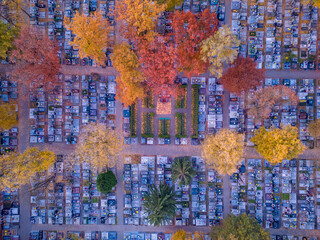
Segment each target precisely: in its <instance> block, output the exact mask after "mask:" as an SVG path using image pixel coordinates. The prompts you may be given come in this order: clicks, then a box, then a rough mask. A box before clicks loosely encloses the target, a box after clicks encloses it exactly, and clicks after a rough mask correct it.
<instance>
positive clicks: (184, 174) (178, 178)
mask: <svg viewBox="0 0 320 240" xmlns="http://www.w3.org/2000/svg"><path fill="white" fill-rule="evenodd" d="M195 175H196V171H195V170H194V168H193V167H192V164H191V162H190V161H189V159H188V158H176V159H175V160H174V162H173V164H172V180H173V182H179V185H180V186H182V185H189V184H190V183H191V181H192V178H193V177H194V176H195Z"/></svg>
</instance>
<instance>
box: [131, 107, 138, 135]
mask: <svg viewBox="0 0 320 240" xmlns="http://www.w3.org/2000/svg"><path fill="white" fill-rule="evenodd" d="M130 136H131V137H137V108H136V104H135V103H134V104H132V105H131V116H130Z"/></svg>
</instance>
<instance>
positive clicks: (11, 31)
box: [0, 20, 18, 59]
mask: <svg viewBox="0 0 320 240" xmlns="http://www.w3.org/2000/svg"><path fill="white" fill-rule="evenodd" d="M17 33H18V28H17V27H15V26H13V25H10V24H8V23H4V22H3V21H1V20H0V46H1V48H0V59H5V58H6V57H7V53H8V51H9V50H11V49H12V48H13V40H14V38H15V37H16V35H17Z"/></svg>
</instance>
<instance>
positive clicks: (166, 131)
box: [159, 119, 170, 138]
mask: <svg viewBox="0 0 320 240" xmlns="http://www.w3.org/2000/svg"><path fill="white" fill-rule="evenodd" d="M159 138H170V119H159Z"/></svg>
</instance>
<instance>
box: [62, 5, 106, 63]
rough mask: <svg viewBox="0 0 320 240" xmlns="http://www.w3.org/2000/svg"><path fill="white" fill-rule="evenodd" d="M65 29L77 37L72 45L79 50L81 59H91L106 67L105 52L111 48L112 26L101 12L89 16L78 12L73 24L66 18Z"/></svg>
mask: <svg viewBox="0 0 320 240" xmlns="http://www.w3.org/2000/svg"><path fill="white" fill-rule="evenodd" d="M65 27H66V29H68V30H71V31H72V33H73V34H75V35H76V36H75V38H74V39H73V41H71V42H70V45H72V46H74V47H76V48H79V55H80V57H81V58H85V57H90V58H92V59H94V60H95V61H96V62H97V63H98V64H100V65H103V66H104V65H105V60H106V54H105V51H106V49H107V47H109V46H110V39H109V32H110V24H109V21H108V20H107V19H106V18H103V17H102V14H101V12H100V11H96V12H94V14H92V15H89V16H86V15H84V14H80V13H79V12H77V13H76V14H75V16H74V18H73V19H72V22H70V20H69V19H68V18H66V20H65Z"/></svg>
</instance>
